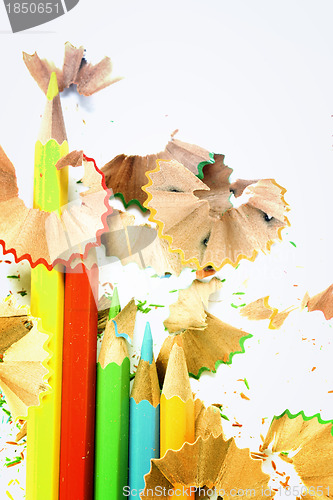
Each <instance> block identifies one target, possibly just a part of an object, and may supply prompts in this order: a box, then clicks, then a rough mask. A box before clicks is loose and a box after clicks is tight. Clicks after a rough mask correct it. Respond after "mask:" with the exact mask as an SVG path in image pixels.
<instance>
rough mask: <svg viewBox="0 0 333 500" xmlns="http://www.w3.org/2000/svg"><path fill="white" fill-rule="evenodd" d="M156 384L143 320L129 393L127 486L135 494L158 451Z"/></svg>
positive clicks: (158, 402)
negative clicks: (138, 352) (137, 359)
mask: <svg viewBox="0 0 333 500" xmlns="http://www.w3.org/2000/svg"><path fill="white" fill-rule="evenodd" d="M159 439H160V387H159V382H158V378H157V370H156V365H155V360H154V355H153V339H152V335H151V330H150V325H149V323H147V324H146V329H145V334H144V337H143V341H142V347H141V359H140V361H139V365H138V368H137V371H136V375H135V379H134V383H133V388H132V392H131V397H130V434H129V490H128V492H129V493H130V494H131V496H133V497H135V496H136V497H138V496H139V493H140V491H141V490H144V487H145V480H144V475H145V474H148V472H149V471H150V460H151V459H152V458H159V451H160V444H159Z"/></svg>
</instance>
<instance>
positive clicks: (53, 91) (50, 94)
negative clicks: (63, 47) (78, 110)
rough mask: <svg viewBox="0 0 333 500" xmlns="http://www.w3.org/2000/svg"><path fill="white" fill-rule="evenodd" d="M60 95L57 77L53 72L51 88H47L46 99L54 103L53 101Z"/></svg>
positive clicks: (50, 82)
mask: <svg viewBox="0 0 333 500" xmlns="http://www.w3.org/2000/svg"><path fill="white" fill-rule="evenodd" d="M58 94H59V88H58V80H57V75H56V74H55V72H54V71H53V72H52V73H51V77H50V81H49V86H48V88H47V94H46V97H47V98H48V100H49V101H52V99H54V98H55V97H56V96H57V95H58Z"/></svg>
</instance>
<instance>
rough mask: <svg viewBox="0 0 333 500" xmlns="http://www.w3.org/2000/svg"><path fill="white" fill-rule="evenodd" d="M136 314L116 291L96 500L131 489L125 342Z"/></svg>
mask: <svg viewBox="0 0 333 500" xmlns="http://www.w3.org/2000/svg"><path fill="white" fill-rule="evenodd" d="M136 310H137V308H136V305H135V302H134V300H131V302H130V303H129V304H127V306H126V307H125V308H124V309H123V310H122V311H120V304H119V298H118V293H117V290H116V289H115V291H114V294H113V297H112V302H111V307H110V313H109V321H108V322H107V325H106V328H105V333H104V337H103V341H102V347H101V352H100V355H99V358H98V363H97V390H96V436H95V500H119V499H120V498H123V491H124V488H125V487H126V485H127V480H128V432H129V386H130V361H129V357H128V350H127V342H126V340H125V338H127V339H128V338H131V337H132V335H133V331H134V325H135V314H136ZM117 313H118V314H117Z"/></svg>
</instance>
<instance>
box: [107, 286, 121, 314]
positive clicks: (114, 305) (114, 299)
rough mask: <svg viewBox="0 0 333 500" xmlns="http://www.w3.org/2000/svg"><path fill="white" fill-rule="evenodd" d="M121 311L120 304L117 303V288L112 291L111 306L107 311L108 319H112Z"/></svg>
mask: <svg viewBox="0 0 333 500" xmlns="http://www.w3.org/2000/svg"><path fill="white" fill-rule="evenodd" d="M120 311H121V307H120V302H119V295H118V290H117V287H115V289H114V290H113V295H112V299H111V306H110V310H109V319H113V318H115V317H116V316H117V314H119V313H120Z"/></svg>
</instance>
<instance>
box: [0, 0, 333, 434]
mask: <svg viewBox="0 0 333 500" xmlns="http://www.w3.org/2000/svg"><path fill="white" fill-rule="evenodd" d="M332 16H333V7H332V3H331V2H330V1H324V0H317V1H316V2H314V1H308V0H302V1H300V0H293V1H292V2H291V1H286V0H281V1H279V2H276V1H275V2H273V1H267V0H265V1H264V0H261V1H260V0H250V1H249V0H247V1H245V0H244V1H241V0H233V1H232V2H231V1H224V0H219V1H218V0H215V1H206V2H204V1H197V0H191V1H178V2H176V1H169V2H161V1H156V0H155V1H145V0H141V1H140V2H137V1H135V2H134V1H133V2H128V1H122V2H119V1H118V2H109V1H108V0H103V1H94V2H92V1H88V0H80V2H79V4H78V5H77V6H76V7H75V8H74V9H73V10H72V11H70V12H69V13H67V14H66V15H65V16H63V17H60V18H59V19H57V20H55V21H52V22H50V23H48V24H46V25H44V26H40V27H38V28H35V29H32V30H28V31H26V32H22V33H18V34H15V35H14V34H11V32H10V26H9V22H8V20H7V17H6V13H5V9H4V6H3V5H2V4H1V5H0V47H1V79H0V117H1V119H0V144H1V145H2V146H3V148H4V149H5V151H6V153H7V154H8V156H9V157H10V159H11V160H12V162H13V163H14V165H15V168H16V171H17V176H18V184H19V189H20V196H21V197H22V198H23V199H24V200H25V202H26V203H27V204H29V205H31V203H32V186H33V161H34V160H33V157H34V143H35V140H36V136H37V134H38V128H39V123H40V116H41V113H42V111H43V107H44V99H45V98H44V96H43V94H42V92H41V91H40V89H39V88H38V87H37V85H36V83H35V82H34V81H33V79H32V78H31V77H30V75H29V73H28V71H27V70H26V68H25V65H24V64H23V61H22V51H23V50H24V51H26V52H28V53H33V52H34V51H35V50H36V51H37V52H38V53H39V55H42V56H46V57H48V58H50V59H53V60H55V61H56V62H57V63H58V64H59V65H60V64H61V61H62V57H63V44H64V42H66V41H70V42H71V43H73V44H74V45H80V44H82V45H84V46H85V48H86V49H87V58H88V59H89V60H93V61H96V62H97V61H98V60H99V59H101V58H102V57H103V56H104V55H108V56H110V57H111V59H112V61H113V63H114V75H121V76H123V77H124V80H122V81H121V82H118V83H116V84H115V85H113V86H111V87H110V88H108V89H106V90H104V91H102V92H101V93H100V94H98V95H96V96H94V97H92V98H89V99H88V98H80V99H79V98H78V97H77V96H76V95H74V94H71V95H68V96H64V97H63V110H64V116H65V121H66V127H67V133H68V137H69V143H70V148H71V149H80V148H83V149H84V151H85V153H86V154H87V155H88V156H92V157H94V158H95V159H96V161H97V164H98V166H100V167H101V166H103V165H104V164H105V163H106V162H107V161H109V160H110V159H111V158H112V157H113V156H115V155H116V154H119V153H123V152H124V153H139V154H143V153H149V152H157V151H159V150H161V149H162V148H163V147H164V145H165V144H166V142H167V141H168V139H169V135H170V133H171V132H172V131H173V130H174V129H176V128H178V129H180V132H179V135H178V137H179V138H180V139H182V140H185V141H188V142H193V143H197V144H199V145H201V146H203V147H206V148H207V149H209V150H210V151H213V152H215V153H223V154H225V156H226V163H227V164H228V165H229V166H230V167H232V168H233V169H234V174H233V177H234V178H235V179H236V178H237V177H241V178H252V179H253V178H254V179H255V178H275V179H276V181H277V182H278V183H279V184H282V185H283V186H284V187H286V188H287V193H286V196H285V198H286V200H287V201H288V203H289V204H290V207H291V211H290V213H289V220H290V222H291V223H292V226H291V228H290V229H288V231H286V236H285V241H284V243H282V244H279V245H275V246H274V247H273V250H272V254H271V255H270V256H269V257H266V258H263V257H260V258H259V259H257V262H255V263H254V264H252V263H242V264H241V266H240V267H239V269H238V270H236V271H233V270H231V269H227V268H226V269H224V270H222V271H221V272H220V273H219V275H220V276H221V277H225V276H227V282H226V286H225V288H224V291H223V292H221V294H218V295H217V296H216V297H215V299H216V300H220V299H221V297H222V298H223V300H226V301H227V302H228V307H229V308H227V307H225V306H223V305H221V307H219V306H218V305H216V303H215V305H214V304H213V303H211V304H210V308H211V310H212V311H214V314H216V315H218V316H220V317H222V318H223V319H224V320H225V321H230V322H233V324H235V325H237V324H239V326H243V327H244V329H245V330H246V329H247V330H249V328H250V326H249V325H248V324H244V320H240V319H239V318H238V317H236V312H237V311H235V310H233V309H232V308H230V302H231V301H232V300H231V299H232V293H233V292H236V291H239V290H240V289H242V290H243V289H244V290H245V291H246V293H247V294H248V299H249V300H248V301H250V298H252V299H255V298H258V297H260V296H261V295H264V294H269V295H271V297H272V305H279V304H283V305H285V306H286V307H287V306H288V305H290V304H291V303H299V302H300V300H301V298H302V296H303V294H304V292H305V291H306V290H308V291H309V292H310V294H311V295H312V294H314V293H317V292H319V291H321V290H323V289H324V288H326V287H327V286H328V285H330V284H331V283H332V278H333V272H332V262H331V260H332V259H331V251H332V250H331V249H332V230H331V228H332V222H331V214H332V203H333V202H332V180H333V179H332V118H331V115H332V109H333V106H332V104H333V103H332V95H333V93H332V89H333V72H332V48H333V44H332V39H333V32H332ZM77 104H79V106H78V107H77ZM289 241H294V242H295V243H296V245H297V247H296V248H294V247H293V246H292V245H291V244H290V243H289ZM1 266H2V267H1V269H0V276H1V279H2V281H1V291H2V295H3V296H5V295H6V294H7V293H8V290H9V289H11V290H13V287H14V286H15V285H16V284H13V283H10V284H8V280H6V275H8V274H12V271H13V272H14V271H15V269H16V267H15V266H12V267H10V272H9V266H8V265H7V264H1ZM20 269H21V270H22V282H21V283H20V284H19V287H20V286H21V287H22V286H23V287H25V288H28V281H29V279H28V270H27V268H26V266H21V267H19V270H20ZM129 269H130V268H129ZM121 272H122V271H120V270H119V271H117V272H115V273H114V274H113V275H112V276H113V277H112V276H107V278H108V280H109V281H113V282H114V281H116V280H118V281H119V275H120V274H121ZM123 272H124V278H123V279H125V280H128V281H126V287H127V289H128V288H129V287H131V286H132V285H130V283H131V279H134V278H133V276H134V275H135V276H136V272H137V271H135V272H134V271H133V272H132V271H130V270H129V271H126V269H125V270H124V271H123ZM237 273H238V274H237ZM139 274H140V273H139ZM114 276H117V278H115V277H114ZM140 276H141V277H138V278H137V282H136V285H133V290H136V287H137V286H138V283H140V286H141V287H143V289H142V293H141V295H140V294H139V292H138V294H137V298H140V300H141V298H144V297H145V294H146V293H147V292H148V289H147V290H145V289H144V284H143V283H144V282H143V281H141V280H142V273H141V275H140ZM246 280H247V281H246ZM163 281H165V280H163ZM187 281H188V279H187V278H186V279H185V280H183V281H182V280H181V279H180V280H179V283H178V286H172V287H171V289H172V288H181V287H182V286H183V287H185V286H187V284H188V283H187ZM244 282H245V284H244ZM170 286H171V285H170ZM10 287H12V288H10ZM241 287H243V288H241ZM131 291H132V289H131V290H130V291H128V295H129V296H130V295H131ZM156 293H157V292H156ZM132 295H133V293H132ZM139 295H140V296H139ZM157 296H158V294H157ZM158 297H159V296H158ZM126 299H127V298H126ZM121 300H122V301H124V304H123V305H125V303H126V300H125V292H124V295H123V297H121ZM161 300H162V298H161ZM28 302H29V295H28V296H27V298H26V303H28ZM217 304H219V303H217ZM223 307H224V309H223ZM237 313H238V312H237ZM301 314H303V316H301ZM304 314H306V315H307V314H308V313H295V319H293V320H290V321H289V323H287V325H286V327H285V329H284V331H283V332H282V333H281V334H279V333H272V332H270V331H269V330H267V323H266V324H265V325H264V326H263V325H260V326H257V325H256V326H255V332H254V331H253V330H254V327H253V324H251V328H252V330H251V333H256V334H257V337H256V338H255V339H251V340H249V341H247V342H248V344H246V345H248V346H249V349H248V350H247V353H246V354H245V355H239V356H238V357H235V358H234V360H235V362H234V363H233V365H232V367H231V368H229V367H225V366H222V367H221V368H219V370H218V373H217V375H216V376H213V377H208V376H203V377H202V380H201V381H200V384H201V389H200V391H201V392H200V394H201V396H203V397H204V398H205V399H206V400H207V402H209V403H211V402H225V407H227V408H229V413H228V415H229V416H232V415H235V418H237V419H238V420H241V419H242V423H243V425H244V427H246V426H248V427H247V429H245V431H244V435H245V438H246V437H247V438H248V437H249V436H250V435H252V436H253V435H255V436H256V437H255V441H256V442H257V438H258V436H259V427H260V425H261V418H262V417H271V416H272V415H273V414H274V413H275V414H278V413H281V412H282V411H283V410H284V409H286V408H287V407H288V408H290V409H291V410H292V411H294V412H298V411H300V410H302V409H304V410H306V412H307V413H308V414H311V413H310V412H312V413H316V412H318V411H321V412H322V414H323V415H324V417H325V418H333V403H332V400H333V394H328V390H330V389H331V390H333V381H332V375H331V374H330V362H329V359H332V358H331V347H330V338H331V336H332V333H331V332H332V330H331V329H329V328H331V325H329V324H328V322H325V321H324V320H323V317H322V315H321V313H312V316H311V319H310V315H309V316H304ZM162 316H163V317H162ZM166 316H167V310H165V311H164V312H163V313H161V318H160V319H159V321H160V323H159V326H158V324H157V326H156V329H157V330H158V329H159V330H160V331H163V328H162V327H161V321H162V319H165V317H166ZM154 318H155V317H154ZM154 318H153V317H151V318H148V319H150V320H151V321H152V322H154V321H155V320H154ZM156 321H158V319H156ZM242 321H243V322H242ZM142 322H143V320H142ZM249 331H250V330H249ZM153 333H154V331H153ZM302 335H303V336H305V337H308V338H309V339H310V338H315V339H316V341H317V344H316V346H314V345H313V342H310V341H309V342H308V343H306V346H305V347H303V345H304V342H303V344H302V342H301V337H302ZM260 339H261V343H260V344H259V343H258V340H260ZM321 346H323V349H321V348H320V347H321ZM276 353H278V354H279V356H278V357H277V358H275V356H276ZM156 355H157V352H156ZM275 359H276V360H277V361H275ZM317 362H318V363H317ZM316 365H318V366H319V365H320V369H318V370H316V371H313V372H312V371H311V369H312V367H313V366H316ZM244 376H245V377H247V378H248V380H249V379H251V378H252V380H251V381H250V380H249V382H250V388H251V394H250V398H251V401H249V402H248V401H245V400H243V399H241V398H240V397H239V392H240V391H241V390H242V391H243V392H244V386H242V387H241V388H240V387H239V384H240V382H237V379H238V378H243V377H244ZM237 384H238V386H237ZM193 388H194V389H195V390H199V388H198V384H197V383H196V382H193ZM234 390H236V391H238V392H237V394H236V396H235V394H234V392H233V391H234ZM222 399H223V401H222ZM246 405H247V406H246ZM249 408H250V409H249ZM266 413H267V415H266ZM269 419H270V418H268V420H269ZM251 422H252V423H251ZM253 422H254V423H253ZM266 422H268V421H266ZM259 424H260V425H259ZM236 430H237V432H238V429H237V428H236ZM228 432H230V435H231V434H232V432H233V429H232V428H231V427H230V429H228V430H227V431H226V433H227V434H228ZM260 432H262V431H261V430H260ZM228 437H229V434H228ZM245 438H244V439H245ZM245 441H246V439H245ZM259 441H260V440H259ZM246 443H247V441H246Z"/></svg>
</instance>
